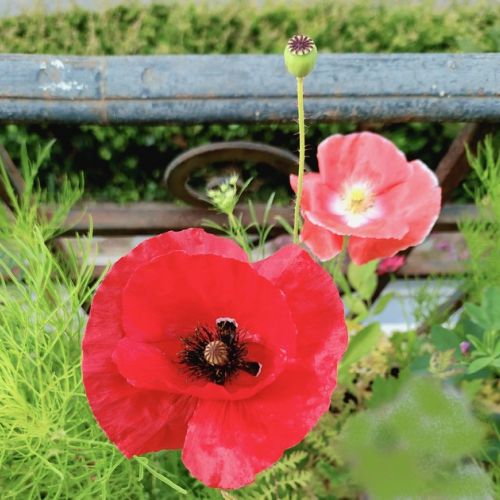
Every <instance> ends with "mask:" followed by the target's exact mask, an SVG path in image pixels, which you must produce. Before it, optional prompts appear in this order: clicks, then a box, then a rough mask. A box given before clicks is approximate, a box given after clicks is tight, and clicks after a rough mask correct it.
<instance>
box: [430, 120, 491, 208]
mask: <svg viewBox="0 0 500 500" xmlns="http://www.w3.org/2000/svg"><path fill="white" fill-rule="evenodd" d="M492 131H493V127H492V126H491V125H486V124H483V123H469V124H467V125H465V126H464V128H463V129H462V130H461V132H460V133H459V134H458V136H457V137H456V138H455V140H454V141H453V142H452V143H451V146H450V148H449V149H448V151H447V152H446V154H445V155H444V157H443V159H442V160H441V161H440V162H439V165H438V167H437V169H436V176H437V178H438V179H439V184H440V185H441V189H442V199H443V203H444V202H446V201H448V200H449V199H450V198H451V196H452V194H453V191H455V189H456V188H457V187H458V186H459V185H460V184H461V182H462V181H463V180H464V179H465V177H466V176H467V174H468V173H469V171H470V166H469V162H468V161H467V153H466V147H468V148H469V150H470V151H471V153H472V154H474V153H475V151H476V148H477V144H478V142H479V141H480V140H481V139H483V138H484V136H485V135H486V134H487V133H489V132H492Z"/></svg>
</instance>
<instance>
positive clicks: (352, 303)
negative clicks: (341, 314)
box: [343, 294, 368, 316]
mask: <svg viewBox="0 0 500 500" xmlns="http://www.w3.org/2000/svg"><path fill="white" fill-rule="evenodd" d="M343 299H344V302H345V305H346V307H347V309H348V310H349V312H350V313H351V314H355V315H356V316H359V315H361V314H366V313H367V312H368V308H367V307H366V305H365V303H364V302H363V301H362V300H361V299H360V298H359V297H358V296H357V295H355V294H353V295H345V296H344V297H343Z"/></svg>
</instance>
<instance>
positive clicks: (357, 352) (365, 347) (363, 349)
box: [338, 323, 383, 384]
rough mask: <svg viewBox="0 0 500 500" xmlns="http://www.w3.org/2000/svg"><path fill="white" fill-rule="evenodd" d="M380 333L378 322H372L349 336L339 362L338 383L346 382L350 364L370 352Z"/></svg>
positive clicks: (378, 339) (376, 343) (377, 341)
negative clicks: (347, 343)
mask: <svg viewBox="0 0 500 500" xmlns="http://www.w3.org/2000/svg"><path fill="white" fill-rule="evenodd" d="M382 335H383V333H382V330H381V329H380V324H379V323H372V324H370V325H368V326H366V327H365V328H363V329H362V330H360V331H359V332H357V333H356V334H355V335H353V336H352V337H351V339H350V340H349V346H348V348H347V351H346V353H345V354H344V357H343V358H342V361H341V362H340V366H339V373H338V381H339V383H341V384H345V383H347V381H348V380H349V368H350V367H351V365H353V364H354V363H357V362H358V361H359V360H360V359H362V358H363V357H365V356H367V355H368V354H371V352H372V351H373V349H375V347H376V346H377V345H378V343H379V341H380V338H381V337H382Z"/></svg>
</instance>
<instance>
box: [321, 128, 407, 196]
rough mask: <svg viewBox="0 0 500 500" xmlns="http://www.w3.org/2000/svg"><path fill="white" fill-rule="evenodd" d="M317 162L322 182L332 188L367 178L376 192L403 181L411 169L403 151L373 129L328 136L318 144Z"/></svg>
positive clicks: (378, 192)
mask: <svg viewBox="0 0 500 500" xmlns="http://www.w3.org/2000/svg"><path fill="white" fill-rule="evenodd" d="M318 163H319V171H320V173H321V178H322V180H323V182H325V183H326V184H328V185H330V186H331V187H332V188H334V189H338V188H339V186H342V185H343V184H344V183H346V182H347V183H349V182H351V181H356V182H360V181H368V182H370V184H371V185H372V186H373V189H374V192H375V193H377V194H380V193H381V192H383V191H385V190H386V189H387V188H389V187H392V186H394V185H396V184H399V183H401V182H403V181H405V180H406V179H407V178H408V176H409V175H410V173H411V169H410V168H409V166H408V163H407V161H406V157H405V155H404V154H403V153H402V152H401V151H400V150H399V149H398V148H397V147H396V146H395V145H394V144H393V143H392V142H390V141H389V140H387V139H386V138H385V137H382V136H381V135H378V134H374V133H372V132H357V133H353V134H348V135H340V134H336V135H333V136H331V137H328V138H327V139H325V140H324V141H323V142H321V144H320V145H319V146H318Z"/></svg>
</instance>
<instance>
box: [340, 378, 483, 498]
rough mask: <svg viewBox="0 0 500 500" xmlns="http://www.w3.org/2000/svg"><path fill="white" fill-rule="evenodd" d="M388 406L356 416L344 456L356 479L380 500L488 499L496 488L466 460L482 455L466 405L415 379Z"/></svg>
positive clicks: (344, 439) (347, 432)
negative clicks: (465, 463)
mask: <svg viewBox="0 0 500 500" xmlns="http://www.w3.org/2000/svg"><path fill="white" fill-rule="evenodd" d="M397 394H398V395H397V397H396V398H395V399H393V400H392V401H391V402H389V403H388V404H386V405H383V406H381V407H377V408H376V409H372V410H368V411H365V412H364V413H361V414H358V415H356V416H354V417H352V418H351V419H350V420H349V421H348V422H347V424H346V426H345V428H344V431H343V433H342V441H341V452H342V454H343V456H344V458H345V459H346V460H347V461H348V462H349V463H350V466H351V471H352V474H353V477H354V478H355V479H356V480H357V481H358V482H359V484H360V485H361V486H362V487H363V488H364V489H365V490H366V491H367V492H368V494H369V496H370V497H372V498H376V499H379V498H380V499H383V500H391V499H396V498H403V497H404V498H424V497H425V498H428V497H432V498H458V497H457V496H454V495H456V494H457V491H460V490H461V491H463V492H467V498H489V495H491V494H492V485H491V482H490V480H489V478H488V476H487V475H486V473H485V472H484V471H483V470H482V469H480V468H479V467H477V466H466V467H464V466H463V462H462V461H463V459H464V458H466V457H470V456H471V455H473V454H475V453H477V452H478V451H479V450H480V447H481V444H482V438H483V428H482V426H481V424H480V423H479V422H478V421H477V420H476V419H475V418H474V417H473V416H472V413H471V411H470V408H469V406H468V403H467V400H466V399H465V398H464V397H463V396H462V395H460V394H459V393H458V392H456V391H455V390H453V389H451V388H449V387H443V386H442V385H441V384H440V383H439V382H438V381H436V380H434V379H430V378H427V377H413V378H411V379H410V380H408V381H407V382H406V384H404V385H403V386H402V387H401V388H400V390H399V391H398V392H397Z"/></svg>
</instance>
